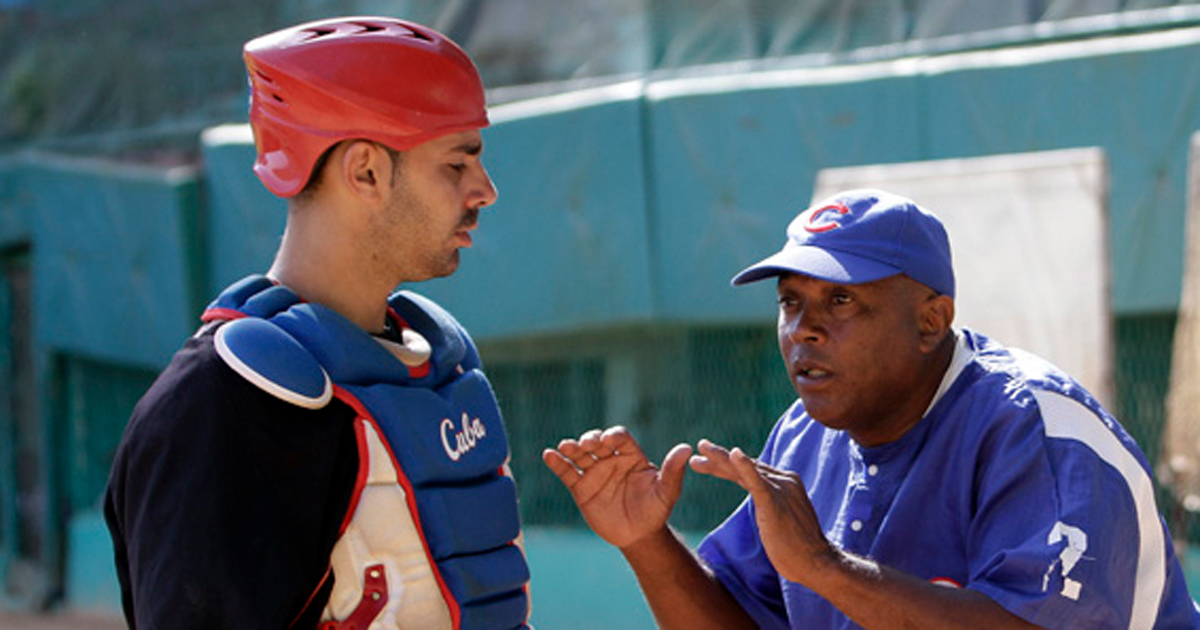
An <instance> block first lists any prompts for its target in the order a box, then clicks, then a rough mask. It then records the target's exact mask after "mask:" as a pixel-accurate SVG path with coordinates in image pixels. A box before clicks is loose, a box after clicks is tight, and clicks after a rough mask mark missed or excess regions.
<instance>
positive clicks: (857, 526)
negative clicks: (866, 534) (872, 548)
mask: <svg viewBox="0 0 1200 630" xmlns="http://www.w3.org/2000/svg"><path fill="white" fill-rule="evenodd" d="M862 528H863V524H862V521H860V520H857V519H855V520H853V521H851V522H850V529H852V530H854V531H856V532H861V531H862Z"/></svg>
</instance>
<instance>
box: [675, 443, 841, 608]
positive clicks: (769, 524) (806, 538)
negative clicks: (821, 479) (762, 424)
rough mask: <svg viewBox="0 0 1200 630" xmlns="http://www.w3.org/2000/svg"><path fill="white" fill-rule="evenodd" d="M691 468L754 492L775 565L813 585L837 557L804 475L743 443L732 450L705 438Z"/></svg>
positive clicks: (764, 537) (766, 544)
mask: <svg viewBox="0 0 1200 630" xmlns="http://www.w3.org/2000/svg"><path fill="white" fill-rule="evenodd" d="M697 446H698V449H699V453H698V454H697V455H696V456H694V457H692V458H691V466H692V469H693V470H695V471H696V472H698V473H702V474H706V475H712V476H714V477H719V478H721V479H725V480H726V481H732V482H734V483H736V484H738V485H739V486H741V487H742V488H743V489H744V490H746V491H747V492H749V493H750V497H751V499H752V500H753V501H754V511H755V520H756V522H757V524H758V531H759V535H760V536H761V537H762V543H763V548H764V549H765V550H766V552H767V556H768V557H769V558H770V559H771V564H773V565H774V566H775V570H776V571H778V572H779V574H780V575H781V576H783V577H785V578H787V579H788V580H791V581H793V582H797V583H800V584H805V585H809V586H811V582H812V580H813V579H814V577H815V576H816V572H817V571H818V570H819V569H820V568H821V567H822V566H827V565H828V563H830V562H831V561H836V559H837V558H838V552H837V549H836V548H834V547H833V545H831V544H830V543H829V540H828V539H826V538H825V534H824V532H822V531H821V524H820V522H818V520H817V514H816V512H815V511H814V510H813V507H812V503H811V502H810V501H809V500H808V493H807V491H805V489H804V483H803V482H802V481H800V476H799V475H797V474H796V473H793V472H787V471H783V470H779V469H778V468H773V467H771V466H768V465H767V464H763V463H761V462H758V461H756V460H754V459H753V458H751V457H750V456H749V455H746V454H745V453H744V452H742V450H741V449H740V448H734V449H733V450H732V451H730V450H727V449H725V448H724V447H722V446H718V445H716V444H713V443H712V442H710V441H708V440H700V442H699V444H698V445H697Z"/></svg>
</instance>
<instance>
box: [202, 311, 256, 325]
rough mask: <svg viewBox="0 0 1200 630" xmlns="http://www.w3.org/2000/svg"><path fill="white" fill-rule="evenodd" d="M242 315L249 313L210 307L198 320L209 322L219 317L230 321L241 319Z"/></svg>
mask: <svg viewBox="0 0 1200 630" xmlns="http://www.w3.org/2000/svg"><path fill="white" fill-rule="evenodd" d="M243 317H249V315H247V314H245V313H243V312H241V311H237V310H234V309H232V308H210V309H206V310H205V311H204V314H203V315H201V316H200V321H202V322H204V323H205V324H207V323H209V322H215V321H217V320H219V319H227V320H231V321H232V320H235V319H241V318H243Z"/></svg>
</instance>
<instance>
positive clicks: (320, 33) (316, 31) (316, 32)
mask: <svg viewBox="0 0 1200 630" xmlns="http://www.w3.org/2000/svg"><path fill="white" fill-rule="evenodd" d="M308 32H309V33H312V37H309V38H308V39H309V40H310V41H311V40H314V39H318V38H321V37H325V36H326V35H329V34H332V33H334V32H336V31H335V30H334V29H332V28H310V29H308Z"/></svg>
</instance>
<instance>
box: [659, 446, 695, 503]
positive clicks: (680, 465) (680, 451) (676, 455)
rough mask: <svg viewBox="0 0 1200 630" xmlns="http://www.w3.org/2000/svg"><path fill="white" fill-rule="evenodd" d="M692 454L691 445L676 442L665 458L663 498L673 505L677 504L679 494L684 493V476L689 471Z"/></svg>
mask: <svg viewBox="0 0 1200 630" xmlns="http://www.w3.org/2000/svg"><path fill="white" fill-rule="evenodd" d="M691 456H692V447H691V445H689V444H676V445H675V447H674V448H672V449H671V452H669V453H667V456H666V457H665V458H664V459H663V465H662V473H661V478H662V486H663V498H664V499H666V500H667V502H668V503H670V504H671V505H675V502H676V501H678V500H679V495H680V494H683V477H684V475H685V474H686V473H687V463H688V459H689V458H691Z"/></svg>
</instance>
